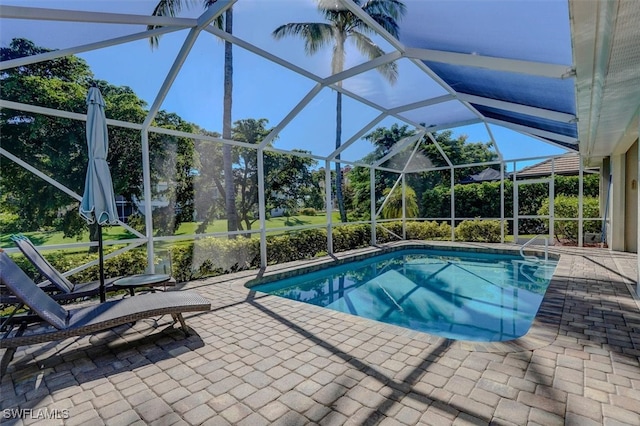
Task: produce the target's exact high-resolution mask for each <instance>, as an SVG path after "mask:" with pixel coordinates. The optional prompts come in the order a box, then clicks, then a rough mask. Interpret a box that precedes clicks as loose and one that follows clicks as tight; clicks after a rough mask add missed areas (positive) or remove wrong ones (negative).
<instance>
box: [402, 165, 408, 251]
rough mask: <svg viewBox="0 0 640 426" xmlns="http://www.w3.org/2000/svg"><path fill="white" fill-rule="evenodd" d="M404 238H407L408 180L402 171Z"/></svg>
mask: <svg viewBox="0 0 640 426" xmlns="http://www.w3.org/2000/svg"><path fill="white" fill-rule="evenodd" d="M401 176H402V239H403V240H406V239H407V180H406V178H405V173H404V172H403V173H402V175H401Z"/></svg>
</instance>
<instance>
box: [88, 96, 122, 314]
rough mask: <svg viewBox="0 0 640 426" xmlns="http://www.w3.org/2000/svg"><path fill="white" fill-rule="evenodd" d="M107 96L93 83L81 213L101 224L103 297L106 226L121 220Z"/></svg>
mask: <svg viewBox="0 0 640 426" xmlns="http://www.w3.org/2000/svg"><path fill="white" fill-rule="evenodd" d="M104 107H105V103H104V99H103V98H102V94H101V93H100V90H99V89H98V88H97V87H95V86H94V87H91V88H90V89H89V93H88V95H87V148H88V150H89V163H88V164H87V177H86V179H85V183H84V194H83V195H82V202H81V203H80V216H82V218H84V220H86V221H87V223H89V224H93V223H97V224H98V228H99V229H98V256H99V259H100V261H99V263H100V301H101V302H104V301H105V299H106V296H105V290H104V254H103V251H102V226H104V225H115V224H117V223H118V211H117V209H116V200H115V196H114V194H113V183H112V181H111V172H110V171H109V165H108V164H107V152H108V151H109V137H108V134H107V120H106V118H105V115H104Z"/></svg>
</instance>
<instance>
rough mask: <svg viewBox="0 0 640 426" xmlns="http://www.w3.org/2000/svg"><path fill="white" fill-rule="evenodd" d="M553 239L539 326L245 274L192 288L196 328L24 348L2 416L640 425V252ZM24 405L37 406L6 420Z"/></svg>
mask: <svg viewBox="0 0 640 426" xmlns="http://www.w3.org/2000/svg"><path fill="white" fill-rule="evenodd" d="M467 246H471V244H467ZM474 246H477V245H474ZM499 247H500V248H504V247H505V246H499ZM552 251H553V252H555V253H559V254H561V258H560V263H559V265H558V268H557V270H556V273H555V275H554V279H553V281H552V284H551V287H550V289H549V290H548V292H547V295H546V296H545V300H544V302H543V306H542V308H541V310H540V313H539V315H538V318H537V320H536V323H535V324H534V326H533V327H532V331H531V332H530V333H529V335H527V336H526V337H525V338H523V339H518V341H516V342H514V343H512V344H497V345H493V344H485V345H479V344H472V343H465V342H453V341H450V340H446V339H443V338H439V337H436V336H431V335H427V334H424V333H419V332H412V331H408V330H405V329H402V328H399V327H394V326H389V325H384V324H381V323H377V322H374V321H370V320H366V319H362V318H357V317H353V316H350V315H346V314H343V313H339V312H333V311H329V310H326V309H323V308H319V307H315V306H311V305H307V304H304V303H299V302H295V301H291V300H285V299H281V298H278V297H274V296H267V295H264V294H262V293H256V292H253V291H251V290H249V289H247V288H245V287H244V283H245V282H247V281H248V280H250V279H253V278H255V277H256V271H250V272H243V273H238V274H234V275H232V276H225V277H216V278H211V279H207V280H201V281H194V282H190V283H188V284H187V285H185V286H184V287H185V288H189V289H193V290H196V291H198V292H199V293H201V294H202V295H204V296H205V297H207V298H209V299H210V300H211V304H212V310H211V311H210V312H206V313H202V314H198V315H190V316H188V317H187V323H188V324H189V325H190V326H191V328H193V329H194V330H195V331H196V333H197V335H196V336H192V337H189V338H187V339H185V338H183V335H182V334H181V333H180V331H179V330H177V329H174V328H172V327H170V325H171V324H170V318H167V317H163V318H159V319H157V320H156V321H152V320H147V321H139V322H138V323H136V324H135V325H134V326H122V327H119V328H117V329H115V330H114V331H108V332H103V333H99V334H97V335H94V336H87V337H82V338H77V339H68V340H65V341H61V342H54V343H48V344H42V345H37V346H31V347H26V348H21V349H20V350H19V351H18V352H17V353H16V356H15V358H14V361H13V363H12V364H11V365H10V367H9V371H8V373H7V375H6V376H5V377H4V378H3V380H2V384H1V387H0V401H1V407H2V409H3V412H2V413H3V415H2V418H1V419H0V421H2V422H3V423H5V422H6V423H7V424H11V423H16V424H34V423H39V422H43V420H42V419H36V418H35V417H37V416H38V415H40V416H42V415H43V410H39V409H47V410H49V413H51V412H52V410H57V412H58V414H59V417H68V418H67V419H64V420H63V419H58V420H53V421H47V424H62V423H64V424H68V425H80V424H82V425H94V424H113V425H129V424H140V425H142V424H157V425H171V424H193V425H199V424H207V425H209V424H210V425H214V424H234V425H235V424H237V425H252V426H253V425H266V424H282V425H297V424H300V425H303V424H323V425H325V424H326V425H338V424H354V425H355V424H384V425H392V424H407V425H413V424H434V425H437V424H487V423H493V424H504V425H510V424H516V425H522V424H532V425H533V424H540V425H545V426H547V425H554V424H558V425H560V424H573V425H592V424H593V425H596V424H608V425H615V424H629V425H640V363H639V357H640V305H639V302H638V300H637V299H635V298H634V297H633V296H632V293H631V290H632V289H633V290H635V285H636V283H635V277H636V273H637V272H636V271H637V257H636V255H635V254H629V253H617V252H610V251H608V250H606V249H583V250H580V249H562V248H561V249H552ZM342 256H344V255H342ZM313 262H321V261H313ZM308 263H310V262H298V263H296V264H295V265H293V266H296V265H300V264H308ZM290 266H292V265H287V266H286V267H285V266H278V267H274V268H269V271H278V270H283V269H284V268H288V267H290ZM18 408H22V409H32V411H31V412H28V411H22V412H19V413H18V414H20V415H22V419H20V420H14V419H7V417H11V411H9V410H11V409H18Z"/></svg>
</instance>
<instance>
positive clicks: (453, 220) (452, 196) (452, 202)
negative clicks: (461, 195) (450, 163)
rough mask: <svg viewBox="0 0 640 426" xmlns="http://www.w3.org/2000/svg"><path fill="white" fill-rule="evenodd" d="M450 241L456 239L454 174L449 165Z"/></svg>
mask: <svg viewBox="0 0 640 426" xmlns="http://www.w3.org/2000/svg"><path fill="white" fill-rule="evenodd" d="M450 170H451V241H455V240H456V230H455V227H456V194H455V188H454V187H455V174H454V169H453V167H451V169H450Z"/></svg>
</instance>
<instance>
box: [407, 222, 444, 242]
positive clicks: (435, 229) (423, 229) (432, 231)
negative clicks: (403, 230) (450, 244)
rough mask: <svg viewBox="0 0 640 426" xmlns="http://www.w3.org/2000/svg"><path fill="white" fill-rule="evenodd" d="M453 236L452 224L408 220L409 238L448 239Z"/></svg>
mask: <svg viewBox="0 0 640 426" xmlns="http://www.w3.org/2000/svg"><path fill="white" fill-rule="evenodd" d="M449 238H451V225H449V224H448V223H446V222H442V223H440V224H439V223H438V222H435V221H431V222H407V239H409V240H443V239H445V240H448V239H449Z"/></svg>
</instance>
